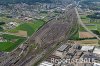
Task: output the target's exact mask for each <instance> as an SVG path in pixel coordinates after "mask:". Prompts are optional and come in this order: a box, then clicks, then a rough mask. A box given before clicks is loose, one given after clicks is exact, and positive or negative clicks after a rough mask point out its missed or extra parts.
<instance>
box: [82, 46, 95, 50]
mask: <svg viewBox="0 0 100 66" xmlns="http://www.w3.org/2000/svg"><path fill="white" fill-rule="evenodd" d="M93 49H94V46H82V48H81V50H82V51H88V50H93Z"/></svg>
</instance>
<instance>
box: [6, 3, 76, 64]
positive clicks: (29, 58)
mask: <svg viewBox="0 0 100 66" xmlns="http://www.w3.org/2000/svg"><path fill="white" fill-rule="evenodd" d="M70 5H71V4H70ZM69 13H70V12H69ZM71 14H72V13H71ZM74 17H75V16H73V18H74ZM71 18H72V17H71V16H70V15H69V21H70V20H72V21H71V22H72V23H71V25H69V27H70V28H68V31H71V27H74V26H72V25H73V24H74V23H73V21H74V19H71ZM39 31H40V30H39ZM40 32H41V31H40ZM69 36H70V35H69V34H68V35H67V36H66V37H67V38H68V37H69ZM32 38H34V35H33V36H31V37H30V38H29V39H28V40H27V41H26V43H27V42H28V41H29V42H30V41H31V40H32ZM28 45H31V43H28ZM50 46H51V47H52V45H50ZM50 46H49V45H48V47H47V48H46V49H43V50H42V51H39V52H38V51H35V52H34V51H33V50H32V51H30V53H28V54H27V55H26V56H25V57H24V58H21V59H20V60H18V62H17V63H14V64H11V65H10V66H25V65H26V66H27V64H28V63H31V64H30V66H32V64H34V63H35V62H37V61H38V60H39V59H40V58H41V57H43V55H44V54H46V53H47V52H48V49H49V48H50ZM41 49H42V48H41ZM50 49H51V48H50ZM34 59H35V61H34V63H32V62H33V60H34ZM31 61H32V62H31ZM9 62H10V61H9ZM6 65H7V64H6ZM7 66H9V65H7ZM28 66H29V64H28Z"/></svg>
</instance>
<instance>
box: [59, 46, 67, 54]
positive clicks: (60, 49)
mask: <svg viewBox="0 0 100 66" xmlns="http://www.w3.org/2000/svg"><path fill="white" fill-rule="evenodd" d="M67 46H68V45H62V46H61V47H60V48H58V49H57V51H61V52H63V51H64V50H65V49H66V48H67Z"/></svg>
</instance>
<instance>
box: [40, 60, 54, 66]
mask: <svg viewBox="0 0 100 66" xmlns="http://www.w3.org/2000/svg"><path fill="white" fill-rule="evenodd" d="M39 66H53V63H50V62H47V61H44V62H42V63H41V64H40V65H39Z"/></svg>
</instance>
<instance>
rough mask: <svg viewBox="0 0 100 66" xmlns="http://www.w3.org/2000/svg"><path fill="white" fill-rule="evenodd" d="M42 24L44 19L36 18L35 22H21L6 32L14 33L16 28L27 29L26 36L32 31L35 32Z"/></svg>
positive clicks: (16, 30)
mask: <svg viewBox="0 0 100 66" xmlns="http://www.w3.org/2000/svg"><path fill="white" fill-rule="evenodd" d="M43 24H44V21H42V20H36V21H35V22H28V23H23V24H21V25H19V26H18V27H16V28H15V29H12V30H10V31H8V32H11V33H16V32H18V30H23V31H27V33H28V36H31V35H32V34H33V33H34V32H36V31H37V30H38V29H39V28H40V27H41V26H42V25H43Z"/></svg>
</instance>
